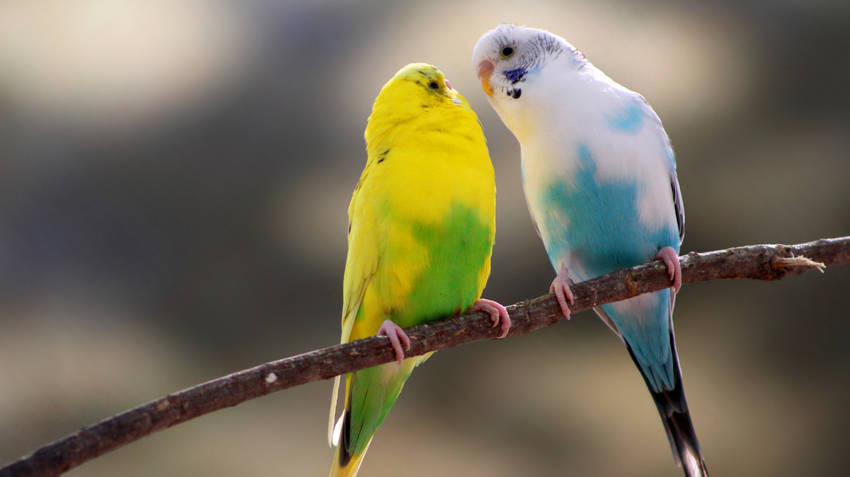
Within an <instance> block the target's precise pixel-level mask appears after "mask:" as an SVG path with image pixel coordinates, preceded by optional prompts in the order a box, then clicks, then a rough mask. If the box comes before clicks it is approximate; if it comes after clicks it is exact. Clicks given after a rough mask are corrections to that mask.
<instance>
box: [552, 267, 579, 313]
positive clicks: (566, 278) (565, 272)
mask: <svg viewBox="0 0 850 477" xmlns="http://www.w3.org/2000/svg"><path fill="white" fill-rule="evenodd" d="M549 293H554V294H555V297H556V298H557V299H558V304H559V305H561V313H563V314H564V318H566V319H568V320H569V319H570V307H569V306H568V304H567V303H568V302H569V304H573V303H575V301H576V297H575V295H573V291H572V290H570V271H569V269H567V266H566V265H564V266H562V267H561V271H560V272H558V276H556V277H555V279H554V280H552V285H550V286H549Z"/></svg>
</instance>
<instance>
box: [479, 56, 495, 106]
mask: <svg viewBox="0 0 850 477" xmlns="http://www.w3.org/2000/svg"><path fill="white" fill-rule="evenodd" d="M495 69H496V67H495V66H493V63H492V62H491V61H489V60H484V61H482V62H481V63H478V79H480V80H481V89H483V90H484V92H485V93H487V96H490V97H491V98H492V97H493V88H491V87H490V76H492V75H493V71H494V70H495Z"/></svg>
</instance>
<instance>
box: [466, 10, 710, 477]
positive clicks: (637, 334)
mask: <svg viewBox="0 0 850 477" xmlns="http://www.w3.org/2000/svg"><path fill="white" fill-rule="evenodd" d="M472 64H473V69H474V71H475V73H476V75H477V76H478V78H479V80H480V81H481V87H482V89H483V90H484V92H485V94H486V95H487V98H488V101H489V103H490V105H491V106H492V107H493V109H494V110H495V111H496V113H497V114H498V116H499V117H500V119H501V120H502V122H503V123H504V124H505V126H507V128H508V129H509V130H510V131H511V132H512V133H513V135H514V136H515V137H516V139H517V140H518V141H519V144H520V150H521V160H520V164H521V175H522V184H523V192H524V194H525V198H526V202H527V204H528V208H529V210H530V212H531V216H532V219H533V222H534V224H535V227H536V228H537V233H538V235H539V236H540V238H541V240H542V242H543V244H544V247H545V249H546V253H547V255H548V258H549V261H550V263H551V264H552V267H553V268H554V270H555V273H556V277H555V279H554V280H553V281H552V284H551V286H550V288H549V290H550V293H554V294H555V296H556V298H557V300H558V304H559V306H560V308H561V311H562V313H563V314H564V316H565V317H566V318H569V317H570V309H569V304H570V303H572V302H573V300H574V298H575V297H574V296H573V293H572V291H571V290H570V284H571V283H575V282H579V281H583V280H587V279H589V278H593V277H596V276H599V275H602V274H605V273H609V272H612V271H614V270H617V269H620V268H625V267H632V266H635V265H639V264H642V263H645V262H648V261H651V260H655V259H659V260H662V261H663V262H664V265H665V267H666V269H667V273H668V276H669V278H670V281H671V287H669V288H665V289H663V290H660V291H657V292H654V293H649V294H643V295H638V296H636V297H633V298H630V299H627V300H624V301H621V302H616V303H611V304H606V305H602V306H600V307H596V308H594V311H595V312H596V314H597V315H598V316H599V317H600V318H601V319H602V321H603V322H604V323H605V324H607V325H608V327H609V328H610V329H611V330H612V331H613V332H614V333H616V334H617V336H618V337H619V338H620V339H621V340H622V341H623V343H624V344H625V346H626V349H627V350H628V352H629V354H630V356H631V358H632V360H633V361H634V363H635V365H636V366H637V368H638V369H639V370H640V372H641V374H642V376H643V378H644V380H645V382H646V385H647V387H648V389H649V392H650V393H651V395H652V398H653V400H654V401H655V404H656V406H657V408H658V412H659V414H660V416H661V420H662V422H663V425H664V429H665V430H666V432H667V437H668V439H669V442H670V446H671V449H672V451H673V456H674V459H675V461H676V463H677V464H678V465H680V466H682V467H683V470H684V472H685V474H686V475H688V476H704V475H708V470H707V467H706V465H705V461H704V459H703V457H702V454H701V452H700V448H699V444H698V442H697V436H696V433H695V431H694V426H693V424H692V420H691V417H690V412H689V411H688V406H687V403H686V400H685V392H684V388H683V386H682V374H681V368H680V366H679V358H678V355H677V352H676V343H675V338H674V334H673V305H674V302H675V296H676V293H677V292H678V291H679V288H680V287H681V284H682V278H681V277H682V275H681V265H680V263H679V259H678V252H679V248H680V246H681V243H682V240H683V238H684V226H685V213H684V207H683V203H682V194H681V191H680V188H679V181H678V177H677V173H676V162H675V156H674V154H673V149H672V146H671V144H670V140H669V138H668V136H667V133H666V132H665V130H664V127H663V126H662V124H661V120H660V119H659V117H658V115H657V114H656V113H655V111H654V110H653V109H652V107H651V106H650V105H649V103H648V102H647V101H646V99H644V97H643V96H641V95H640V94H638V93H636V92H634V91H631V90H629V89H628V88H626V87H624V86H622V85H620V84H619V83H617V82H615V81H614V80H612V79H611V78H609V77H608V76H607V75H605V73H603V72H602V71H601V70H599V69H598V68H596V67H595V66H594V65H593V64H591V63H590V62H589V61H588V60H587V59H586V58H585V56H584V55H583V54H582V53H581V52H580V51H579V50H577V49H576V48H575V47H574V46H573V45H571V44H570V43H569V42H567V41H566V40H565V39H563V38H562V37H560V36H558V35H556V34H553V33H550V32H548V31H545V30H541V29H536V28H529V27H523V26H518V25H512V24H502V25H499V26H497V27H496V28H495V29H493V30H490V31H488V32H486V33H485V34H484V35H482V36H481V38H480V39H479V40H478V42H477V44H476V45H475V47H474V49H473V54H472Z"/></svg>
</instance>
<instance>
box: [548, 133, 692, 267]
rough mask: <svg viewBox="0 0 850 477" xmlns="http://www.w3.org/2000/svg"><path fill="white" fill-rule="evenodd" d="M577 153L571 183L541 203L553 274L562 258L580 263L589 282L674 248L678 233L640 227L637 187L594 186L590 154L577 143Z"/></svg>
mask: <svg viewBox="0 0 850 477" xmlns="http://www.w3.org/2000/svg"><path fill="white" fill-rule="evenodd" d="M576 152H577V155H578V163H579V167H578V170H577V172H576V175H575V180H574V181H573V183H571V184H568V183H566V182H564V181H557V182H555V183H553V184H552V185H550V186H549V187H548V188H545V189H544V190H543V194H542V196H541V200H540V204H541V206H542V207H544V214H543V221H542V222H543V223H542V224H541V225H542V226H543V227H544V230H545V231H546V235H547V236H548V237H549V243H546V244H545V245H546V251H547V253H548V255H549V260H550V261H551V262H552V265H553V266H554V267H555V269H558V262H559V261H560V260H559V259H560V258H561V256H562V255H563V254H564V253H570V254H571V255H573V256H574V257H575V258H577V259H578V260H580V261H581V263H582V265H583V266H584V268H585V270H586V271H587V273H588V275H589V276H591V277H593V276H598V275H602V274H604V273H608V272H611V271H613V270H616V269H619V268H624V267H631V266H635V265H639V264H641V263H644V262H646V261H648V260H650V259H652V257H654V256H655V253H656V252H657V251H658V249H660V248H662V247H665V246H668V245H669V246H672V247H673V248H676V249H678V243H679V241H678V234H677V231H676V230H672V229H671V230H667V229H666V228H659V229H656V230H651V229H648V228H646V226H644V225H643V224H641V223H640V219H639V217H638V210H637V196H638V185H637V184H636V183H635V182H631V181H621V182H608V183H603V184H600V183H598V182H597V181H596V178H595V177H594V176H595V174H596V163H595V162H594V160H593V156H592V155H591V153H590V149H588V147H587V146H586V145H584V144H579V145H578V148H577V150H576ZM564 217H566V218H567V219H568V222H569V225H567V226H565V224H564V222H565V221H564V220H563V218H564Z"/></svg>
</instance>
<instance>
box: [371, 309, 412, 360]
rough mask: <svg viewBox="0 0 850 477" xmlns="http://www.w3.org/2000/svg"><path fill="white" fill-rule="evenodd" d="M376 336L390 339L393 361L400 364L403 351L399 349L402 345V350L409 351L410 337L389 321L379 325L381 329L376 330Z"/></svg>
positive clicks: (402, 358)
mask: <svg viewBox="0 0 850 477" xmlns="http://www.w3.org/2000/svg"><path fill="white" fill-rule="evenodd" d="M378 336H386V337H387V338H389V339H390V344H392V345H393V350H395V359H396V360H397V361H398V364H401V362H402V361H403V360H404V350H402V349H401V345H402V343H404V349H410V337H408V336H407V333H405V332H404V330H403V329H402V328H401V326H398V325H397V324H395V323H394V322H392V321H391V320H384V322H383V323H381V328H380V329H378Z"/></svg>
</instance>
